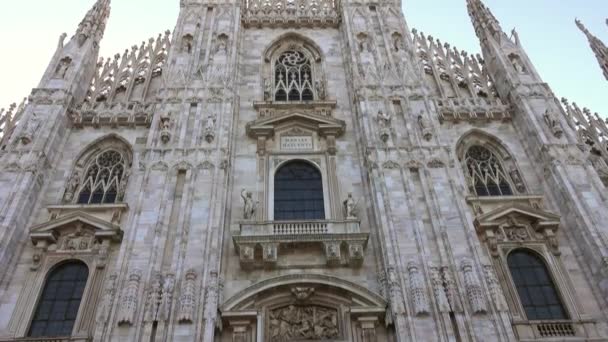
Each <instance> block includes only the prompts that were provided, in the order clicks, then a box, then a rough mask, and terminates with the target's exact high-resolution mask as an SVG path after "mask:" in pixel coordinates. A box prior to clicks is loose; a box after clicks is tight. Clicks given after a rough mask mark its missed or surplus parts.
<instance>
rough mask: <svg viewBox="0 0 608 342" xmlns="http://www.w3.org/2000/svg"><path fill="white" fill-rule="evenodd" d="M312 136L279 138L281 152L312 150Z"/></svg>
mask: <svg viewBox="0 0 608 342" xmlns="http://www.w3.org/2000/svg"><path fill="white" fill-rule="evenodd" d="M312 149H313V147H312V136H284V135H283V136H281V150H287V151H301V150H312Z"/></svg>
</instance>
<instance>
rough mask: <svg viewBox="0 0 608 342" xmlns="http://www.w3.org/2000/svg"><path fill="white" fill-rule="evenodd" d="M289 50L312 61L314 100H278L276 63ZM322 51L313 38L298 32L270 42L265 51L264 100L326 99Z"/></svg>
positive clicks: (301, 101)
mask: <svg viewBox="0 0 608 342" xmlns="http://www.w3.org/2000/svg"><path fill="white" fill-rule="evenodd" d="M288 51H297V52H300V53H301V54H303V56H304V57H305V58H306V59H307V60H308V62H309V63H310V69H311V70H310V72H311V79H312V82H311V85H312V89H311V90H312V93H313V96H312V97H313V98H312V100H300V101H290V100H288V99H287V100H285V101H277V100H276V90H277V83H276V79H275V68H276V63H277V59H278V58H280V57H281V56H282V55H283V54H284V53H286V52H288ZM321 51H322V50H321V48H320V47H319V46H318V45H317V44H315V43H314V42H313V41H312V40H310V39H308V38H306V37H304V36H302V35H300V34H297V33H293V32H291V33H287V34H284V35H282V36H280V37H278V38H277V39H275V40H274V41H273V42H272V43H271V44H270V46H269V47H268V48H267V49H266V50H265V51H264V54H263V62H262V70H261V71H262V72H261V75H263V79H262V85H263V87H262V89H264V96H263V99H264V101H266V102H278V103H289V104H297V103H306V102H319V101H324V100H325V99H326V98H327V90H326V89H327V86H326V84H327V81H326V77H325V67H324V65H323V60H322V54H321ZM286 79H288V78H286Z"/></svg>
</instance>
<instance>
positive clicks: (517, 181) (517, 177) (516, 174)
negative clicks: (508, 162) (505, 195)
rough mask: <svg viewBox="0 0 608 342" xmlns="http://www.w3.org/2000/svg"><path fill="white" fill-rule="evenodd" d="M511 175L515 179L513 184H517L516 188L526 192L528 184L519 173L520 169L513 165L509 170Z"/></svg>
mask: <svg viewBox="0 0 608 342" xmlns="http://www.w3.org/2000/svg"><path fill="white" fill-rule="evenodd" d="M509 176H511V180H513V184H515V188H516V189H517V191H519V192H520V193H524V192H526V186H525V185H524V181H523V179H522V178H521V175H520V174H519V170H517V169H516V168H515V167H513V168H512V169H511V170H510V171H509Z"/></svg>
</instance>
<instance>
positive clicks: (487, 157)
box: [464, 145, 513, 196]
mask: <svg viewBox="0 0 608 342" xmlns="http://www.w3.org/2000/svg"><path fill="white" fill-rule="evenodd" d="M464 163H465V166H466V171H467V172H468V175H467V176H468V181H469V183H470V184H471V187H472V188H474V189H475V193H476V194H477V196H509V195H513V191H512V190H511V185H510V183H509V181H508V177H507V174H506V173H505V171H504V169H503V167H502V164H501V161H500V159H499V158H498V157H497V156H496V155H495V154H494V153H493V152H492V151H490V150H489V149H487V148H485V147H483V146H479V145H475V146H472V147H471V148H469V149H468V151H467V153H466V155H465V162H464Z"/></svg>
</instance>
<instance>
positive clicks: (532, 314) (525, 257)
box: [507, 248, 568, 321]
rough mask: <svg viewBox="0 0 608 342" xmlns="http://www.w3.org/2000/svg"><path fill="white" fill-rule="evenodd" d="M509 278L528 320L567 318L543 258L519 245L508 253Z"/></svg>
mask: <svg viewBox="0 0 608 342" xmlns="http://www.w3.org/2000/svg"><path fill="white" fill-rule="evenodd" d="M507 264H508V266H509V272H510V274H511V279H512V280H513V283H514V285H515V287H516V290H517V291H516V292H517V294H518V296H519V301H520V303H521V305H522V307H523V309H524V311H525V313H526V317H527V318H528V320H531V321H535V320H566V319H568V314H567V312H566V309H565V307H564V305H563V303H562V300H561V297H560V295H559V292H558V290H557V288H556V286H555V282H554V280H553V278H552V276H551V272H549V268H548V267H547V264H546V262H545V261H544V259H543V258H542V257H541V256H540V255H538V254H537V253H536V252H534V251H532V250H530V249H526V248H519V249H516V250H514V251H512V252H511V253H509V255H508V256H507Z"/></svg>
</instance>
